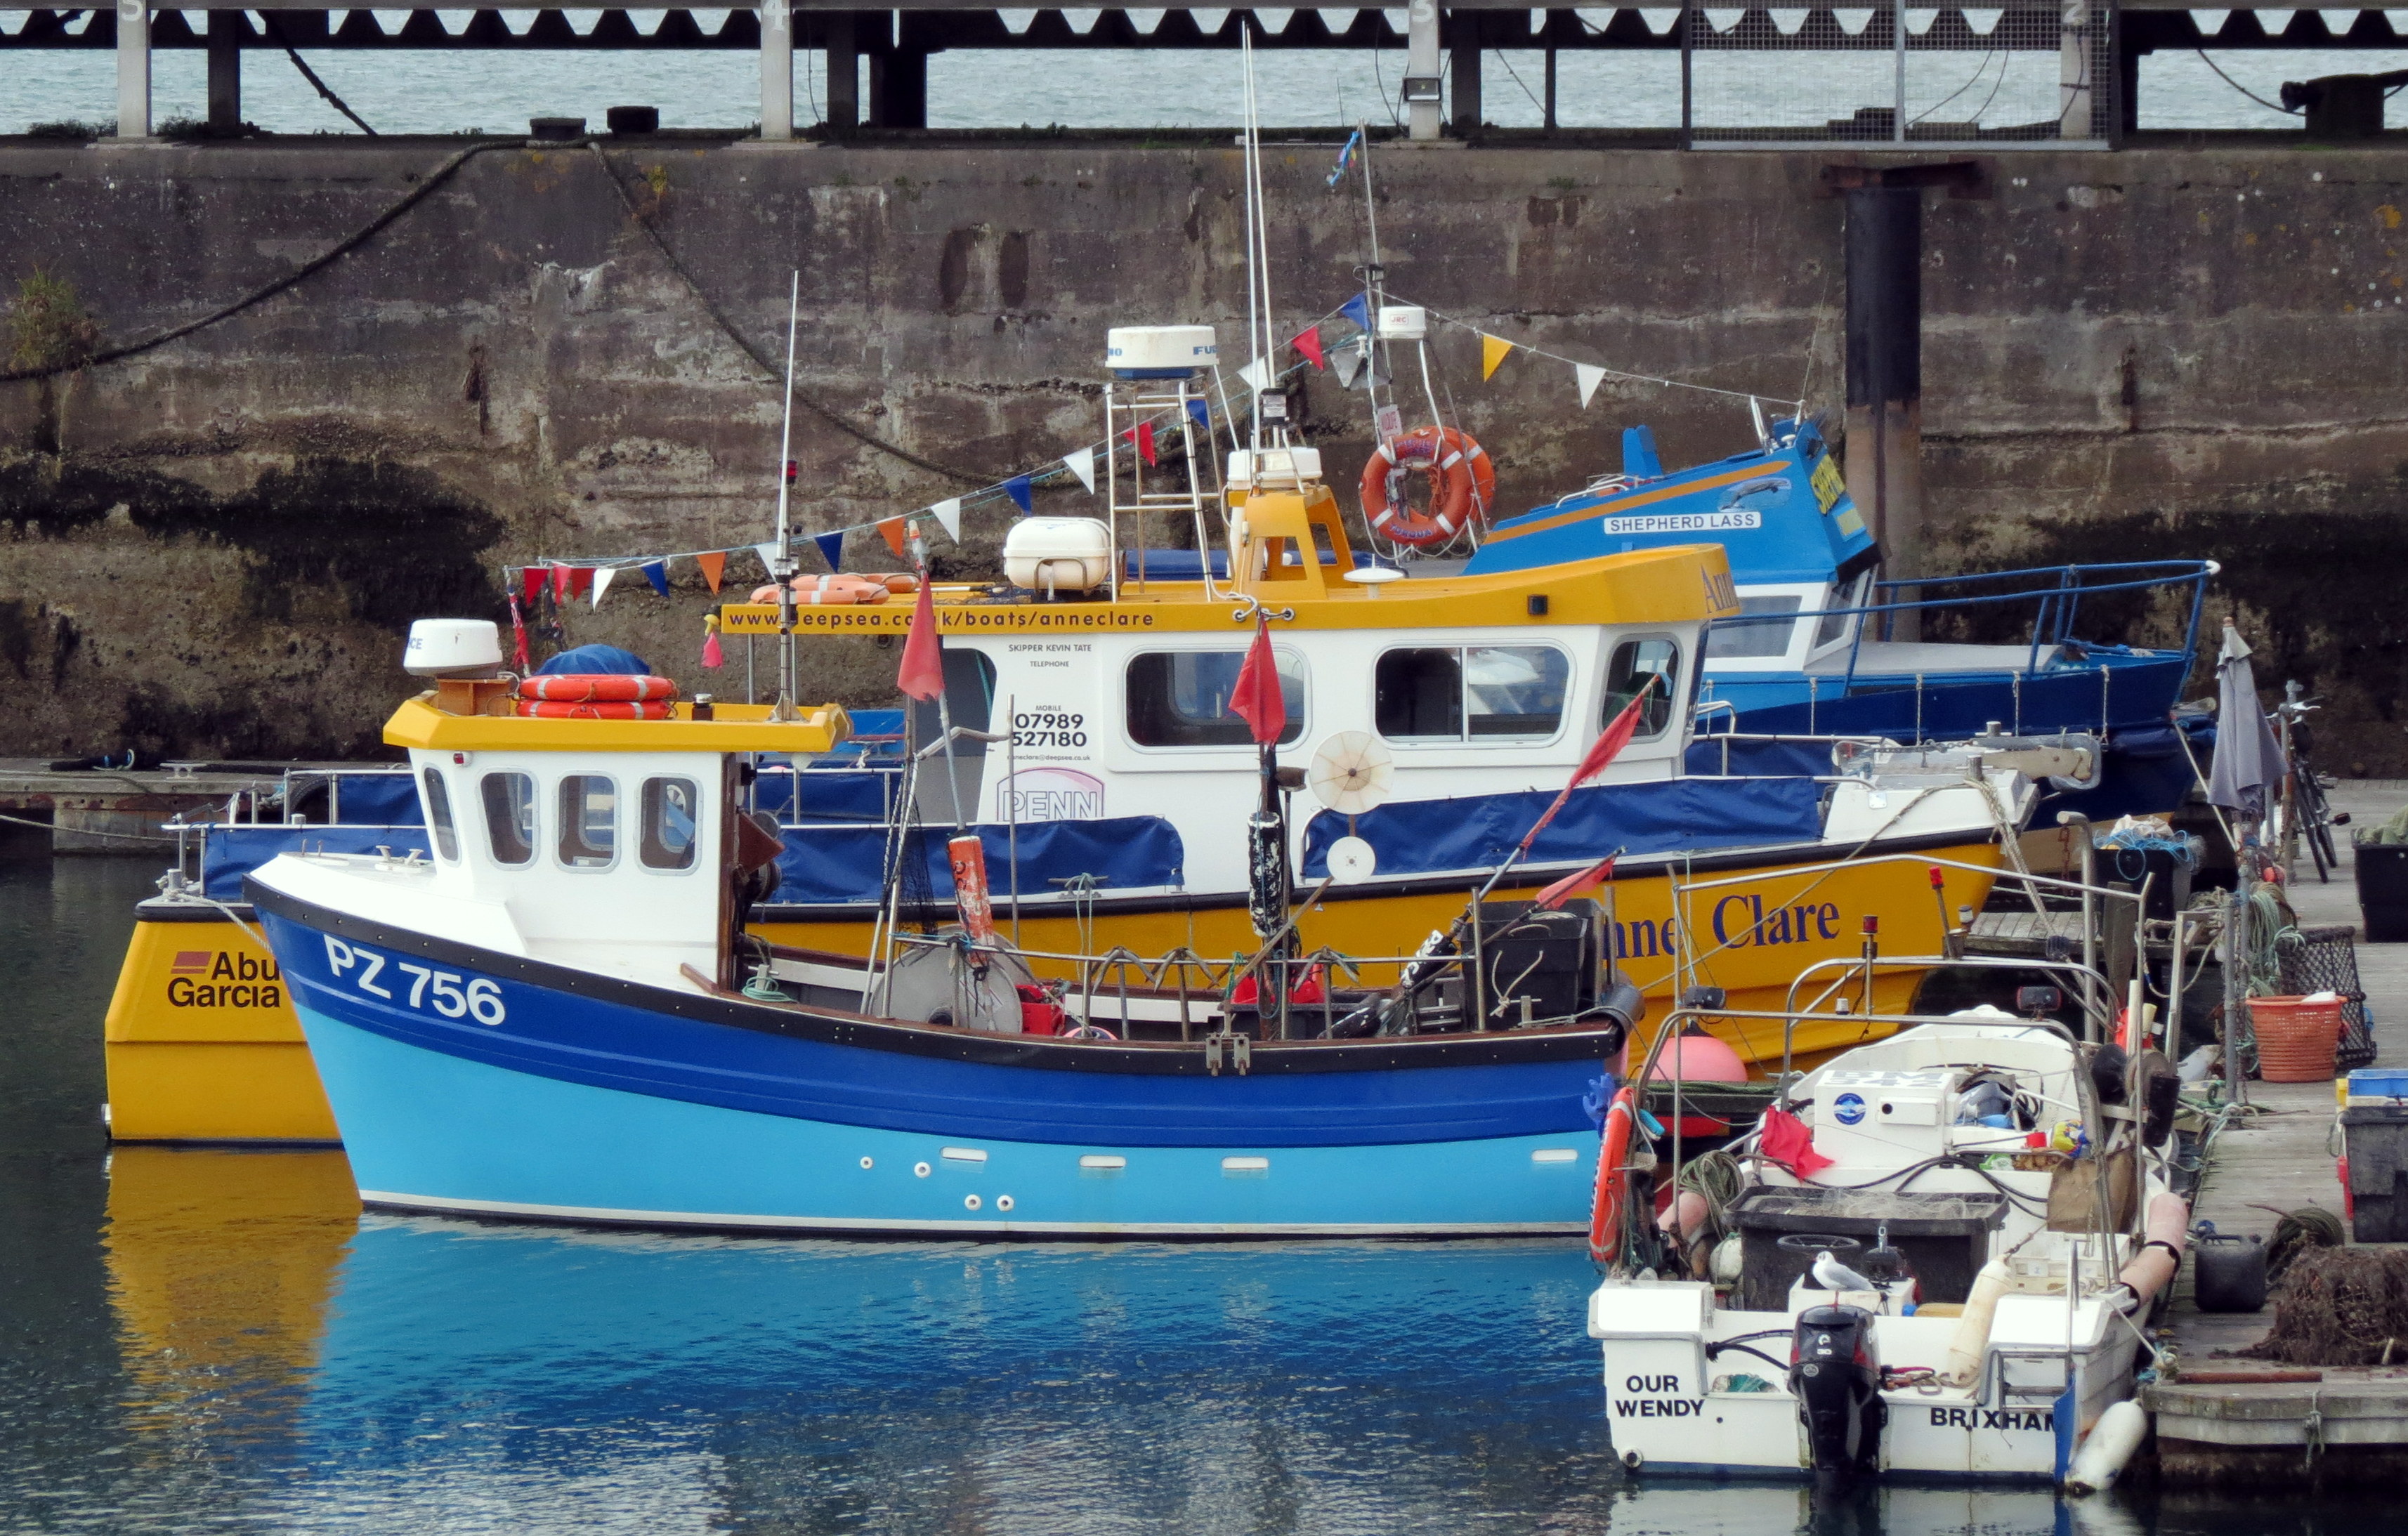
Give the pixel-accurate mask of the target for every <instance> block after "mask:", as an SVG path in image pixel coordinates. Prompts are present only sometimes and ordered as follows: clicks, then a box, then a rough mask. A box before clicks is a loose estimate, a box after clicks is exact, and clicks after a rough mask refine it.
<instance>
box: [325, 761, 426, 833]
mask: <svg viewBox="0 0 2408 1536" xmlns="http://www.w3.org/2000/svg"><path fill="white" fill-rule="evenodd" d="M334 780H335V797H334V798H335V819H336V820H337V821H338V822H340V823H342V824H343V825H346V826H417V825H421V824H423V822H424V821H425V817H424V816H423V815H421V814H420V812H419V809H418V781H417V779H416V778H415V777H414V776H412V775H410V774H408V773H337V774H336V775H334Z"/></svg>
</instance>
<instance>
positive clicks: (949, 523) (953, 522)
mask: <svg viewBox="0 0 2408 1536" xmlns="http://www.w3.org/2000/svg"><path fill="white" fill-rule="evenodd" d="M928 511H929V513H930V515H932V516H933V517H935V518H936V520H937V525H938V526H939V527H940V528H942V529H944V530H945V537H946V538H950V539H952V540H953V542H954V543H956V544H958V543H960V542H961V541H962V498H961V497H959V496H948V497H946V498H945V499H944V500H942V501H940V502H939V503H937V504H936V505H935V506H934V507H931V508H929V509H928Z"/></svg>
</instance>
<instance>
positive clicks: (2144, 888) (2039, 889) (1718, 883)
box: [1672, 854, 2156, 1055]
mask: <svg viewBox="0 0 2408 1536" xmlns="http://www.w3.org/2000/svg"><path fill="white" fill-rule="evenodd" d="M1878 864H1918V865H1922V866H1924V867H1925V868H1928V869H1929V870H1930V871H1931V872H1932V877H1933V885H1932V889H1933V891H1934V893H1935V896H1936V894H1937V893H1938V892H1939V891H1940V889H1941V885H1940V883H1939V882H1940V873H1941V871H1942V870H1943V869H1961V870H1965V871H1967V872H1970V873H1973V874H1980V875H1986V876H1988V877H1990V878H1991V879H1992V880H1993V881H2006V882H2011V883H2014V884H2018V885H2021V886H2022V887H2023V888H2024V892H2025V894H2026V895H2027V896H2028V897H2030V899H2031V901H2032V903H2033V905H2034V906H2035V907H2039V906H2041V905H2042V902H2043V899H2044V897H2046V896H2049V895H2055V896H2057V897H2079V898H2080V900H2081V902H2082V960H2081V966H2080V969H2082V970H2083V971H2085V972H2086V973H2087V974H2088V975H2089V976H2095V977H2097V978H2098V983H2097V987H2096V989H2095V990H2093V989H2092V985H2091V983H2090V982H2089V981H2088V980H2085V982H2084V983H2083V985H2084V996H2083V999H2082V1000H2083V1005H2084V1007H2085V1010H2086V1011H2088V1012H2093V1013H2096V1012H2100V1010H2112V1009H2113V1007H2114V1002H2115V999H2114V996H2113V993H2114V988H2113V987H2112V986H2111V985H2110V984H2109V983H2108V982H2107V980H2106V977H2105V976H2104V974H2103V973H2101V972H2100V969H2099V958H2100V955H2099V929H2100V924H2099V923H2098V921H2097V920H2096V919H2097V914H2098V912H2099V911H2100V908H2099V903H2100V901H2102V900H2114V901H2128V902H2131V903H2132V904H2133V909H2134V922H2135V924H2136V926H2137V924H2138V922H2139V920H2140V916H2141V914H2143V913H2144V912H2147V910H2148V901H2149V896H2150V887H2151V885H2152V883H2154V881H2155V879H2156V876H2155V874H2154V872H2153V873H2151V874H2147V875H2143V877H2142V880H2141V883H2140V885H2139V887H2138V888H2137V889H2131V890H2128V889H2125V888H2124V887H2122V886H2119V885H2100V884H2096V883H2085V882H2083V881H2079V880H2065V879H2061V878H2059V877H2057V876H2056V875H2042V874H2035V873H2033V872H2032V871H2031V870H2030V869H2028V868H2014V869H2000V868H1998V867H1997V866H1996V865H1989V864H1973V863H1970V862H1968V861H1966V860H1964V859H1952V858H1942V857H1937V856H1933V855H1929V854H1873V855H1871V856H1870V857H1859V858H1849V859H1830V860H1827V861H1825V862H1823V863H1820V864H1799V865H1793V866H1787V867H1785V868H1783V869H1782V871H1781V875H1782V878H1783V879H1784V880H1789V879H1796V878H1802V877H1805V876H1813V875H1823V876H1828V875H1831V874H1834V873H1837V872H1838V871H1840V870H1842V869H1862V868H1870V867H1871V866H1873V865H1878ZM1761 879H1762V877H1761V876H1760V875H1754V874H1751V875H1724V876H1720V877H1718V878H1715V879H1712V880H1684V879H1683V878H1681V877H1680V876H1678V875H1675V876H1673V877H1672V906H1673V911H1675V912H1678V913H1679V914H1680V923H1679V927H1678V932H1679V935H1680V949H1681V959H1680V962H1679V963H1680V967H1681V969H1682V970H1683V971H1684V972H1685V973H1686V974H1687V975H1688V976H1689V977H1690V978H1691V980H1694V979H1695V976H1696V970H1697V966H1698V963H1699V960H1700V959H1702V958H1703V956H1701V955H1698V954H1697V953H1696V952H1695V949H1694V947H1693V946H1694V944H1695V942H1696V940H1695V937H1694V936H1695V933H1696V925H1695V918H1696V909H1695V908H1693V907H1692V906H1691V905H1690V901H1691V898H1692V897H1695V896H1696V895H1698V894H1699V893H1700V892H1705V891H1713V890H1719V889H1723V888H1725V887H1727V886H1733V885H1743V884H1755V883H1760V882H1761ZM1942 917H1943V924H1944V919H1945V913H1944V912H1943V914H1942ZM1866 921H1867V922H1868V924H1871V922H1872V921H1873V920H1872V919H1871V918H1868V919H1867V920H1866ZM1877 940H1878V933H1877V930H1875V929H1873V928H1871V927H1870V926H1869V927H1868V928H1867V930H1866V933H1865V953H1864V955H1858V956H1854V957H1849V956H1842V957H1840V958H1839V959H1837V960H1825V961H1818V962H1816V967H1813V968H1809V969H1816V968H1819V967H1821V966H1828V965H1833V964H1851V965H1852V964H1856V963H1857V962H1858V961H1861V960H1866V959H1872V958H1877V957H1878V954H1879V951H1878V948H1877ZM1945 963H1947V964H1951V965H1958V964H1971V963H1972V962H1971V960H1966V959H1957V960H1950V961H1948V962H1945ZM2017 963H2018V964H2024V963H2026V962H2021V961H2018V962H2017ZM2057 963H2058V962H2054V961H2033V962H2028V964H2030V965H2033V966H2039V965H2044V964H2057ZM2141 990H2142V989H2141V983H2140V980H2139V978H2138V977H2137V976H2136V977H2135V978H2134V981H2133V984H2132V986H2131V988H2130V989H2129V991H2130V997H2129V998H2128V1002H2129V1003H2130V1004H2131V1005H2132V1006H2133V1008H2134V1012H2135V1013H2136V1014H2137V1012H2138V1006H2137V1005H2138V1003H2139V1001H2140V992H2141ZM1871 1004H1872V998H1871V981H1870V978H1868V979H1867V981H1866V995H1865V999H1864V1005H1865V1006H1866V1007H1867V1008H1870V1007H1871ZM1857 1016H1859V1017H1861V1015H1857ZM1784 1054H1785V1055H1786V1051H1785V1053H1784Z"/></svg>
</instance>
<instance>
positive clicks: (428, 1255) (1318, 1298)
mask: <svg viewBox="0 0 2408 1536" xmlns="http://www.w3.org/2000/svg"><path fill="white" fill-rule="evenodd" d="M19 846H20V848H21V849H22V846H23V845H22V844H20V845H19ZM152 872H153V868H152V866H151V864H150V861H149V860H147V859H138V858H136V859H116V858H106V859H62V860H59V861H56V862H55V863H53V862H51V861H49V860H46V859H38V858H33V859H22V858H21V859H18V860H15V861H7V862H0V997H6V998H8V999H9V1001H8V1005H7V1023H6V1027H5V1029H0V1531H7V1532H10V1533H15V1532H23V1531H93V1532H108V1533H110V1536H139V1533H148V1532H185V1531H195V1532H197V1531H234V1532H270V1531H279V1532H280V1531H296V1532H319V1531H324V1532H347V1533H351V1532H356V1533H364V1536H383V1533H388V1532H390V1533H395V1536H399V1533H411V1536H418V1533H426V1532H437V1533H446V1536H448V1533H452V1532H495V1533H503V1532H509V1533H521V1532H545V1531H577V1532H612V1533H615V1532H628V1533H642V1536H655V1533H674V1532H689V1531H690V1532H710V1531H755V1532H781V1533H782V1532H816V1531H868V1532H886V1531H896V1532H922V1531H925V1532H982V1533H996V1536H1010V1533H1019V1532H1029V1533H1039V1532H1044V1533H1054V1532H1110V1533H1118V1532H1135V1531H1142V1532H1157V1531H1159V1532H1191V1531H1192V1532H1209V1533H1221V1532H1228V1533H1252V1532H1287V1531H1300V1532H1363V1533H1367V1536H1369V1533H1390V1532H1398V1531H1450V1532H1452V1531H1478V1532H1492V1531H1493V1532H1514V1533H1518V1532H1589V1531H1608V1530H1612V1531H1617V1532H1622V1533H1626V1536H1639V1533H1650V1532H1664V1533H1668V1536H1669V1533H1673V1532H1680V1533H1684V1536H1726V1533H1727V1536H1771V1533H1780V1532H1792V1531H1808V1532H1817V1533H1825V1532H1828V1533H1830V1536H1839V1533H1841V1532H1843V1531H1844V1532H1848V1533H1851V1536H1875V1533H1878V1532H1899V1533H1907V1532H1914V1533H1918V1536H1919V1533H1924V1532H1963V1533H1967V1536H1973V1533H1982V1536H2025V1533H2033V1536H2039V1533H2049V1536H2056V1533H2060V1532H2067V1533H2070V1532H2074V1531H2085V1532H2097V1533H2100V1536H2121V1533H2125V1532H2142V1531H2149V1530H2156V1531H2162V1532H2169V1533H2172V1532H2183V1533H2187V1532H2192V1531H2199V1532H2202V1533H2204V1532H2208V1531H2214V1532H2216V1533H2218V1536H2225V1533H2231V1532H2249V1531H2257V1530H2263V1531H2269V1532H2271V1531H2274V1530H2278V1529H2279V1530H2282V1531H2285V1532H2295V1533H2299V1536H2318V1533H2322V1532H2342V1531H2352V1530H2358V1529H2382V1527H2383V1526H2384V1524H2385V1523H2386V1522H2385V1519H2384V1517H2382V1516H2381V1515H2379V1514H2377V1513H2376V1512H2372V1511H2369V1510H2362V1509H2360V1508H2359V1507H2358V1506H2355V1505H2326V1506H2322V1507H2315V1506H2309V1505H2305V1504H2302V1503H2300V1502H2299V1501H2297V1500H2292V1501H2288V1502H2284V1501H2276V1502H2272V1503H2269V1504H2267V1505H2265V1506H2251V1505H2246V1504H2240V1505H2235V1504H2229V1503H2228V1504H2218V1503H2212V1502H2201V1501H2198V1500H2193V1501H2191V1502H2189V1503H2186V1504H2183V1505H2180V1506H2177V1507H2171V1508H2161V1507H2157V1506H2155V1505H2151V1504H2148V1503H2145V1502H2134V1501H2128V1500H2122V1499H2120V1498H2114V1497H2111V1498H2109V1499H2106V1500H2091V1501H2089V1502H2087V1503H2084V1504H2080V1505H2072V1504H2063V1503H2060V1502H2059V1501H2057V1500H2056V1499H2055V1498H2054V1497H2053V1496H2052V1495H2051V1494H2049V1493H2048V1492H2047V1491H2045V1490H2041V1489H2020V1490H2016V1489H2007V1490H1999V1489H1989V1490H1967V1489H1961V1488H1959V1489H1948V1488H1920V1489H1917V1488H1893V1489H1886V1490H1883V1491H1880V1492H1878V1493H1876V1494H1873V1495H1871V1496H1869V1497H1868V1498H1866V1499H1864V1500H1858V1501H1855V1502H1850V1503H1846V1504H1842V1505H1841V1506H1838V1507H1836V1508H1827V1509H1819V1510H1818V1509H1817V1508H1816V1507H1815V1506H1814V1505H1813V1502H1812V1500H1811V1499H1810V1498H1809V1497H1808V1496H1807V1495H1806V1494H1804V1493H1803V1492H1802V1491H1801V1490H1799V1488H1797V1487H1794V1486H1779V1485H1740V1486H1711V1485H1690V1486H1683V1485H1679V1484H1673V1483H1667V1482H1661V1481H1649V1482H1642V1483H1640V1484H1636V1485H1634V1484H1632V1483H1629V1482H1627V1480H1626V1479H1625V1478H1624V1476H1623V1474H1622V1471H1621V1470H1620V1467H1619V1464H1618V1463H1617V1462H1616V1460H1615V1458H1614V1455H1613V1444H1612V1442H1611V1439H1610V1435H1609V1431H1608V1427H1607V1424H1606V1421H1605V1418H1604V1415H1603V1413H1602V1401H1601V1394H1600V1390H1599V1385H1598V1352H1597V1348H1596V1346H1595V1345H1594V1344H1593V1343H1592V1342H1590V1341H1589V1340H1588V1339H1587V1338H1586V1337H1584V1333H1583V1321H1584V1299H1585V1297H1586V1295H1587V1293H1588V1291H1589V1289H1590V1288H1591V1286H1592V1285H1593V1284H1594V1277H1593V1273H1592V1271H1591V1270H1590V1268H1589V1265H1588V1262H1587V1260H1586V1258H1585V1256H1584V1254H1583V1252H1582V1250H1581V1248H1580V1246H1579V1244H1578V1243H1577V1242H1530V1241H1516V1242H1452V1243H1379V1242H1332V1243H1269V1244H1229V1245H1195V1246H1172V1245H1161V1244H1127V1245H1104V1244H1097V1245H1087V1246H1079V1245H1060V1244H1025V1245H1024V1244H1000V1243H996V1244H969V1243H927V1242H884V1243H881V1242H820V1241H780V1240H762V1239H734V1238H723V1237H709V1236H695V1235H655V1234H645V1233H631V1232H606V1231H584V1230H575V1229H566V1228H556V1227H518V1226H511V1225H507V1224H497V1223H476V1222H465V1221H452V1220H442V1219H435V1218H423V1217H409V1216H396V1215H389V1214H376V1213H365V1214H364V1213H361V1212H360V1211H359V1209H358V1207H357V1205H356V1203H355V1202H354V1201H353V1199H351V1184H350V1177H349V1171H348V1170H347V1169H346V1167H345V1166H344V1163H343V1160H342V1155H341V1154H340V1153H339V1152H330V1151H320V1152H240V1151H224V1150H193V1149H184V1150H179V1149H171V1148H161V1147H136V1146H125V1147H118V1148H116V1149H114V1151H112V1150H111V1148H110V1147H109V1145H108V1142H107V1141H106V1139H105V1137H104V1135H103V1132H102V1129H101V1127H100V1119H99V1109H100V1102H101V1098H102V1095H103V1086H102V1079H101V1071H100V1022H101V1015H102V1012H103V1011H104V1009H105V1008H106V1006H107V1000H108V992H109V988H110V986H111V984H112V983H113V982H114V979H115V974H116V962H117V958H118V955H119V953H120V952H121V951H122V946H123V943H124V940H125V936H126V933H127V931H128V928H129V926H130V920H131V906H132V903H133V902H134V901H135V900H136V899H137V898H138V897H141V896H142V895H144V894H145V893H146V892H147V890H148V889H149V886H150V878H151V875H152ZM2270 1491H2272V1490H2270Z"/></svg>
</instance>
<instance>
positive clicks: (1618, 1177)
mask: <svg viewBox="0 0 2408 1536" xmlns="http://www.w3.org/2000/svg"><path fill="white" fill-rule="evenodd" d="M1638 1107H1639V1094H1638V1090H1637V1089H1635V1088H1624V1089H1623V1090H1622V1091H1621V1092H1619V1093H1617V1094H1615V1095H1614V1096H1613V1104H1612V1105H1610V1106H1609V1107H1608V1108H1607V1109H1606V1112H1605V1137H1604V1140H1603V1141H1601V1142H1599V1143H1598V1151H1597V1193H1596V1195H1595V1196H1594V1197H1593V1198H1592V1199H1590V1201H1589V1211H1588V1253H1589V1256H1590V1257H1591V1258H1594V1259H1596V1260H1597V1261H1598V1263H1599V1264H1611V1263H1613V1261H1614V1260H1615V1259H1616V1258H1619V1257H1620V1256H1622V1214H1623V1212H1622V1208H1623V1206H1624V1204H1625V1203H1626V1202H1627V1200H1628V1199H1629V1198H1630V1180H1629V1176H1628V1174H1627V1171H1626V1170H1624V1168H1623V1166H1622V1165H1623V1164H1624V1163H1626V1162H1627V1161H1628V1160H1629V1158H1630V1132H1631V1129H1632V1127H1633V1126H1634V1125H1635V1124H1636V1123H1637V1119H1638Z"/></svg>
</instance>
